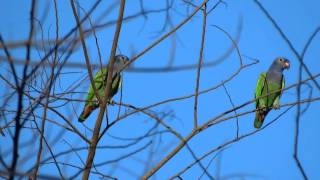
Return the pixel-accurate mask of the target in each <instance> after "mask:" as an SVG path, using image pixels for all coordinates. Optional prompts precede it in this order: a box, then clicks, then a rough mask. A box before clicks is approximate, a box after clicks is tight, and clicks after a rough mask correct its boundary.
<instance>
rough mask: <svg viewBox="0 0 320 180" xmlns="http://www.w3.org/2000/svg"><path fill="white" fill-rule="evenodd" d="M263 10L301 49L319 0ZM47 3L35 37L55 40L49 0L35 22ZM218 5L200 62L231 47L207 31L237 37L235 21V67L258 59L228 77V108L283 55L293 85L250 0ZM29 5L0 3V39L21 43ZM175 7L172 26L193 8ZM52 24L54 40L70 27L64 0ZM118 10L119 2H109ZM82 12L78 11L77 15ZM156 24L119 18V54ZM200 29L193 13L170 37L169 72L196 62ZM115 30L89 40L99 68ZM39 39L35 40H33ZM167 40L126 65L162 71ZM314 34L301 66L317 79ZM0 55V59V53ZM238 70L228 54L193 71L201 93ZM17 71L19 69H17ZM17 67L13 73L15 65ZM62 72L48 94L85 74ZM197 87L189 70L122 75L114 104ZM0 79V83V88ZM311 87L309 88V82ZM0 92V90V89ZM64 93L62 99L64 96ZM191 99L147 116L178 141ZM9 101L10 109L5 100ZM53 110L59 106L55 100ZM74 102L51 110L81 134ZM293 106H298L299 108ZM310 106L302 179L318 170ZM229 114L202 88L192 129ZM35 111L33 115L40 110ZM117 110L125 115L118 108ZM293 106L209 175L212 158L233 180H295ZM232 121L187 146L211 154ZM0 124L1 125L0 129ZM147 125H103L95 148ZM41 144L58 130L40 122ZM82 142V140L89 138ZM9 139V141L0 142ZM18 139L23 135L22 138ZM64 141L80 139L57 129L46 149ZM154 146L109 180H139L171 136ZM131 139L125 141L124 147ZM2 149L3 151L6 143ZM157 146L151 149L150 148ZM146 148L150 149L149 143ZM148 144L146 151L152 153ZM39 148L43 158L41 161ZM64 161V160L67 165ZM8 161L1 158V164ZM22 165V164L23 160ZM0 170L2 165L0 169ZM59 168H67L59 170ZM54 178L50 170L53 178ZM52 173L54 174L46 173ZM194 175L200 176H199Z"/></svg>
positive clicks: (290, 96)
mask: <svg viewBox="0 0 320 180" xmlns="http://www.w3.org/2000/svg"><path fill="white" fill-rule="evenodd" d="M137 2H138V1H128V2H127V4H126V8H125V16H128V15H131V14H135V13H137V12H138V11H139V5H138V3H137ZM259 2H261V3H262V4H263V6H264V7H265V8H266V9H267V10H268V12H269V13H270V14H271V16H272V17H274V19H275V20H276V22H277V23H278V24H279V26H280V27H281V28H282V30H283V32H284V33H285V34H286V35H287V37H288V38H289V40H290V41H291V42H292V44H293V45H294V47H295V48H296V49H297V50H298V52H299V53H300V52H301V51H302V48H303V47H304V45H305V43H306V41H307V39H308V37H309V36H310V35H311V33H312V32H313V31H314V30H315V29H316V28H317V27H319V25H320V24H319V22H320V21H319V20H320V12H319V11H318V7H320V3H319V1H315V0H307V1H303V2H302V1H299V0H291V1H289V0H284V1H275V0H271V1H266V0H264V1H262V0H261V1H259ZM46 3H49V4H50V8H49V9H48V11H49V13H48V16H47V19H46V21H45V23H43V25H42V26H43V31H44V37H45V38H46V37H48V36H49V37H50V38H52V37H54V29H55V26H54V24H55V21H54V16H53V15H54V14H53V13H54V11H53V3H52V2H51V1H50V2H49V1H48V2H47V1H41V2H40V4H39V11H38V14H39V16H38V17H39V18H40V17H41V14H42V13H43V11H44V9H45V8H43V7H45V4H46ZM79 3H80V4H81V6H82V7H83V8H84V9H86V10H88V9H89V8H90V7H91V6H92V4H91V3H92V2H90V3H89V2H87V1H79ZM194 3H195V4H200V3H201V1H195V2H194ZM214 3H215V1H210V3H209V4H208V8H210V7H212V6H213V4H214ZM226 3H227V6H224V5H223V4H222V5H219V6H218V8H217V9H216V10H214V11H213V12H212V13H211V14H210V15H209V16H208V18H207V25H208V26H207V30H206V40H205V48H204V61H205V62H209V61H213V60H215V59H216V58H218V57H220V56H221V55H222V54H223V53H224V52H225V51H226V50H227V49H228V48H229V47H230V46H232V43H231V42H230V40H229V39H228V38H227V37H226V35H225V34H224V33H222V32H221V31H219V30H217V29H216V28H214V27H213V26H211V25H217V26H219V27H221V28H223V29H224V30H225V31H227V32H228V33H230V35H231V36H232V37H236V35H237V33H238V26H239V23H241V21H242V29H241V30H240V39H239V42H238V47H239V49H240V52H241V55H243V63H245V64H248V63H251V62H252V60H251V59H250V58H248V57H252V58H256V59H259V63H258V64H255V65H253V66H250V67H248V68H245V69H243V70H242V71H241V72H240V74H239V75H237V76H236V77H235V78H234V79H233V80H232V81H230V82H229V83H227V84H226V88H227V89H228V91H229V93H230V95H231V97H232V100H233V102H234V104H235V105H240V104H242V103H244V102H247V101H249V100H251V99H253V93H254V88H255V84H256V80H257V78H258V75H259V74H260V73H261V72H262V71H266V70H267V69H268V68H269V65H270V63H271V62H272V61H273V59H274V58H275V57H277V56H285V57H287V58H288V59H290V60H291V68H290V70H289V71H286V72H285V77H286V83H287V85H290V84H294V83H296V82H297V79H298V67H299V63H298V60H297V59H296V57H295V56H294V54H293V53H292V52H291V51H290V49H289V47H288V45H287V44H286V43H285V41H284V40H283V39H282V38H281V36H280V35H279V33H278V32H277V31H276V30H275V28H274V27H273V26H272V24H271V23H270V21H269V20H268V19H267V18H266V16H265V15H264V14H263V13H262V11H261V10H259V8H258V6H257V5H256V4H254V2H253V1H251V0H250V1H249V0H243V1H232V0H227V1H226ZM29 4H30V2H29V1H17V0H16V1H6V2H4V3H2V6H1V7H0V9H1V11H0V17H1V24H0V32H1V35H2V36H3V37H4V39H5V41H17V40H21V39H25V38H26V37H27V34H28V23H29V16H28V11H29V6H30V5H29ZM109 6H110V3H109V2H108V1H103V2H102V4H101V5H100V6H99V8H98V10H97V11H96V12H95V13H94V14H93V17H91V18H92V19H93V20H95V19H97V18H98V17H99V15H100V14H101V12H102V11H103V10H104V9H105V8H106V7H109ZM164 6H165V1H158V2H157V3H154V2H152V3H151V2H149V1H146V2H145V7H146V9H147V10H151V9H159V7H164ZM173 7H174V9H172V10H170V11H169V12H170V17H171V18H172V22H173V24H174V26H175V25H177V24H178V23H179V22H181V21H182V20H183V19H185V17H186V16H187V13H190V12H192V11H193V8H192V7H189V10H190V11H189V12H188V11H186V9H187V8H186V5H185V4H184V3H183V2H182V1H178V0H177V1H175V2H174V4H173ZM58 8H59V18H60V24H59V25H60V27H61V28H60V36H63V35H64V34H65V33H67V32H69V30H70V29H71V28H72V27H74V26H75V21H74V18H73V15H72V11H71V8H70V4H69V2H68V1H58ZM117 8H118V6H117ZM117 8H113V10H112V11H110V13H109V14H108V15H106V16H104V17H103V20H102V21H101V22H108V21H110V20H115V19H116V17H117ZM81 16H83V14H81ZM164 21H165V14H164V13H152V14H150V15H148V19H147V20H144V19H143V18H142V17H140V18H137V19H134V20H132V21H128V22H125V23H124V24H123V27H122V31H121V35H120V39H119V51H118V52H121V53H123V54H126V55H128V56H130V57H132V56H133V55H134V54H136V53H139V52H140V51H142V50H143V49H144V48H145V47H147V46H148V45H150V44H151V43H152V42H154V41H155V40H156V39H157V38H159V37H160V36H161V35H163V34H164V33H165V32H168V31H169V30H170V29H171V28H170V27H167V28H166V29H165V31H164V32H160V33H159V30H161V28H162V27H163V24H164ZM85 27H89V26H88V23H86V25H85ZM201 29H202V13H201V12H199V13H197V14H196V15H195V16H194V17H193V18H192V20H191V21H190V22H188V23H187V24H186V25H184V26H183V27H182V28H180V29H179V30H178V31H177V33H176V36H177V41H176V43H177V46H176V54H175V61H174V63H173V66H179V65H186V64H195V63H197V61H198V56H199V50H200V42H201ZM113 32H114V26H111V27H109V28H106V29H103V30H99V31H98V34H97V36H98V40H99V44H100V48H101V51H102V56H103V60H104V62H105V63H106V61H107V59H108V57H109V53H110V49H111V46H112V44H111V42H112V39H113ZM37 38H38V39H39V38H40V36H37ZM86 42H87V46H88V51H89V54H90V58H91V61H92V62H93V63H98V55H97V50H96V47H95V44H94V38H93V37H92V36H90V37H89V38H87V39H86ZM171 42H172V41H171V39H170V38H168V39H166V40H164V41H163V42H162V43H160V44H159V45H158V46H156V47H155V48H153V49H152V50H150V51H149V52H148V53H146V54H144V55H143V56H142V57H141V58H139V59H138V60H137V61H136V62H135V63H134V66H135V67H164V66H166V65H167V63H168V61H169V57H170V49H172V43H171ZM319 43H320V41H319V35H318V36H317V37H316V38H315V39H314V41H313V43H312V44H311V46H310V48H309V50H308V52H307V54H306V56H305V63H306V65H307V66H308V67H309V69H310V71H311V72H312V73H314V74H315V73H318V72H319V70H320V69H319V67H320V63H319V61H317V59H318V57H319ZM12 54H13V55H14V56H15V57H19V58H24V56H25V55H24V50H23V49H20V50H19V49H18V50H13V51H12ZM1 55H4V53H3V51H1ZM32 57H33V58H34V59H35V60H37V59H40V57H41V53H40V54H38V53H37V52H36V51H34V52H33V54H32ZM70 62H81V63H85V61H84V57H83V54H82V49H81V48H78V49H77V50H76V52H75V53H74V54H73V55H72V56H71V57H70ZM0 65H1V71H0V72H1V74H2V75H3V74H6V73H7V72H8V69H9V66H8V65H7V64H6V63H4V62H2V61H1V63H0ZM238 67H239V60H238V56H237V53H236V52H235V51H233V53H232V54H230V56H228V58H227V59H226V60H225V61H223V62H222V63H221V64H219V65H217V66H214V67H210V68H204V69H202V71H201V80H200V90H204V89H207V88H209V87H213V86H215V85H216V84H219V83H220V82H221V81H223V80H225V79H227V78H228V77H229V76H230V75H231V74H232V73H234V72H235V71H236V70H237V68H238ZM20 68H21V67H20ZM18 69H19V68H18ZM63 72H64V73H67V72H74V73H72V74H65V75H61V77H60V84H59V83H58V82H57V83H56V86H57V92H63V90H65V89H66V88H67V87H69V86H70V85H72V84H73V83H77V82H79V79H83V78H84V77H86V75H87V70H86V69H85V68H68V67H66V68H64V69H63ZM303 78H307V74H306V73H305V72H304V74H303ZM195 81H196V70H195V69H194V70H188V71H178V72H168V73H163V72H162V73H135V72H125V74H124V83H123V102H125V103H129V104H132V105H134V106H137V107H144V106H147V105H150V104H153V103H155V102H158V101H162V100H165V99H169V98H174V97H180V96H184V95H189V94H192V93H194V89H195ZM3 83H4V82H3V81H1V89H2V88H3V87H4V86H2V84H3ZM310 85H311V86H312V87H314V84H312V83H310ZM88 86H89V80H88V79H86V80H85V81H84V82H83V83H82V84H81V87H80V88H78V89H77V91H80V92H85V91H86V89H87V88H88ZM1 94H2V95H3V93H1ZM307 95H308V88H307V87H306V86H303V94H302V97H303V98H307ZM319 95H320V93H319V91H318V90H317V89H316V88H314V89H313V97H319ZM84 96H85V93H80V94H77V95H75V97H73V98H80V99H83V98H84ZM68 97H69V96H68ZM119 97H120V96H119V95H117V96H116V97H115V100H117V101H119ZM295 101H296V91H295V89H294V88H293V89H291V90H289V91H286V92H285V93H284V94H283V96H282V98H281V102H282V103H289V102H295ZM193 102H194V99H193V98H189V99H186V100H182V101H175V102H172V103H167V104H164V105H161V106H159V107H156V108H154V109H153V110H154V111H156V112H167V113H168V112H169V113H170V115H171V116H169V117H167V118H165V120H166V122H167V123H168V124H169V125H171V126H172V127H174V128H175V129H176V130H177V131H178V132H179V133H181V134H182V135H184V136H186V135H188V134H189V133H190V132H191V130H192V127H193ZM13 104H14V103H13ZM57 104H61V103H59V102H57ZM82 107H83V104H82V103H78V102H73V103H69V104H68V105H67V106H65V107H64V108H60V109H59V111H60V112H61V113H64V114H65V115H66V116H68V117H69V114H70V117H72V118H71V119H72V123H73V124H74V125H75V126H76V127H77V128H79V129H80V130H81V131H82V132H85V128H84V126H82V125H81V124H79V123H78V122H77V118H76V117H77V116H76V115H78V114H80V111H81V108H82ZM302 107H305V106H304V105H303V106H302ZM319 107H320V103H319V102H314V103H312V104H311V105H310V107H309V109H308V111H307V112H306V113H305V114H304V115H303V116H302V117H301V131H300V132H301V135H300V144H299V157H300V159H301V162H302V165H303V167H304V168H305V171H306V173H307V175H308V177H309V178H310V179H319V178H320V172H319V171H318V168H317V167H319V162H320V156H319V155H318V154H319V153H320V144H319V141H318V138H317V137H319V135H320V132H319V130H318V128H319V127H320V122H319V121H318V120H317V118H316V117H317V116H318V115H319ZM230 108H232V106H231V104H230V103H229V99H228V96H227V95H226V93H225V91H224V89H223V88H218V89H217V90H215V91H211V92H209V93H207V94H204V95H201V96H200V97H199V113H198V114H199V115H198V117H199V124H202V123H204V122H206V121H207V120H209V119H211V118H213V117H215V116H217V115H219V114H220V113H222V112H224V111H226V110H228V109H230ZM253 108H254V105H253V104H251V105H249V106H247V107H245V108H243V109H241V110H240V111H239V112H245V111H248V110H252V109H253ZM284 110H285V108H282V109H280V110H278V111H272V112H271V113H270V114H269V116H268V117H267V119H266V122H269V121H271V120H272V119H274V118H275V117H276V116H277V115H279V114H280V113H281V112H282V111H284ZM40 112H41V111H39V113H40ZM116 113H117V107H111V108H110V110H109V116H110V118H111V119H114V118H116ZM122 113H124V110H123V109H122ZM97 114H98V112H95V113H93V114H92V115H91V116H90V118H89V119H88V120H87V121H86V123H85V124H86V125H87V126H89V127H92V128H93V126H94V120H95V118H96V117H97ZM295 114H296V107H294V108H293V109H291V110H290V111H289V112H288V113H286V114H285V115H284V116H282V117H281V118H280V120H279V121H277V122H276V123H274V124H272V125H271V126H270V127H268V128H266V129H265V130H263V131H261V132H259V133H258V134H256V135H254V136H250V137H248V138H246V139H244V140H241V141H240V142H237V143H234V144H233V145H231V146H228V148H226V149H225V150H224V151H223V152H221V153H219V155H218V158H216V159H215V160H214V161H213V162H212V165H211V166H210V168H209V169H208V171H209V172H210V173H211V174H212V175H215V174H216V173H217V172H216V171H217V166H218V160H217V159H219V161H220V173H219V174H220V178H223V177H232V176H234V177H233V178H232V179H240V176H242V177H244V178H245V179H302V176H301V175H300V174H299V172H298V169H297V166H296V164H295V162H294V160H293V142H294V127H295V126H294V125H295V124H294V121H295ZM49 118H52V119H57V121H58V122H61V123H63V121H61V120H59V117H57V116H56V115H54V114H49ZM253 119H254V115H253V114H249V115H245V116H241V117H240V118H239V123H240V134H244V133H247V132H250V131H253V130H254V128H253ZM235 122H236V121H235V119H233V120H229V121H227V122H223V123H221V124H219V125H217V126H214V127H211V128H209V129H208V130H206V131H204V132H202V133H201V134H199V135H198V136H196V137H195V138H193V139H192V140H191V141H190V142H189V144H190V146H191V147H192V148H193V150H194V151H195V152H196V155H197V156H201V155H202V154H204V153H206V152H208V151H209V150H211V149H212V148H215V147H217V146H218V145H220V144H222V143H224V142H226V141H228V140H231V139H233V138H234V137H235V133H236V129H235V127H236V126H235ZM1 125H2V123H1ZM153 125H154V120H151V119H148V118H147V117H145V116H143V115H135V116H131V117H129V118H127V119H126V120H124V121H122V122H120V123H119V124H117V125H116V126H114V127H112V128H111V129H110V131H108V134H107V135H106V136H105V137H104V138H103V139H102V141H101V142H100V145H117V144H124V143H126V141H119V140H117V139H114V138H112V137H111V135H112V136H118V137H122V138H132V137H138V136H140V135H142V134H144V133H145V132H146V130H147V129H148V128H150V127H151V126H153ZM46 128H47V129H48V131H47V132H48V134H47V136H48V138H49V139H51V140H52V139H54V138H53V137H54V135H53V134H54V132H55V131H57V130H60V129H59V128H57V127H53V126H52V124H49V123H48V124H47V127H46ZM159 130H164V128H163V127H159ZM23 132H24V133H26V134H28V135H27V136H26V137H25V138H26V139H27V137H29V136H30V135H32V134H31V133H30V132H29V131H28V130H24V131H23ZM89 137H90V136H89ZM7 138H8V137H7ZM23 140H25V139H22V140H21V141H23ZM64 140H66V141H68V142H71V144H72V145H73V146H74V147H83V146H84V143H83V142H80V141H79V138H78V137H77V136H75V135H74V134H72V133H66V134H65V135H64V136H63V138H62V139H59V140H58V141H57V142H56V144H55V146H54V151H55V152H56V153H57V152H60V151H62V150H63V149H66V148H69V146H68V145H67V144H66V143H65V142H64ZM149 140H150V139H147V140H144V141H142V142H140V143H139V144H137V145H135V146H134V147H131V148H127V149H120V150H119V149H107V150H106V149H104V150H98V151H97V155H96V157H95V163H99V162H103V161H107V160H112V159H115V158H117V157H119V156H121V155H122V154H123V153H124V152H130V151H133V150H135V149H137V148H139V147H142V146H143V145H145V144H146V143H148V142H149ZM153 141H154V142H159V141H161V142H160V143H159V145H157V147H155V150H156V153H157V155H156V156H155V157H154V158H153V159H152V160H150V159H149V158H148V157H147V155H148V151H149V150H148V149H146V150H144V151H142V152H140V153H139V154H136V155H134V156H133V157H131V158H128V159H126V160H123V161H120V162H119V167H118V168H116V171H114V174H113V175H114V176H116V177H119V178H120V179H134V177H133V176H131V175H130V173H128V171H126V170H123V169H130V171H132V172H134V173H136V174H137V175H139V176H141V175H142V174H143V172H144V169H143V166H142V164H141V161H142V162H145V161H151V163H152V164H154V165H155V164H157V162H159V161H160V160H161V159H162V158H163V157H165V156H166V155H167V154H168V153H169V152H170V151H171V150H172V149H174V147H175V146H176V145H178V140H177V139H176V138H175V137H174V136H172V135H170V134H163V136H161V139H159V138H157V139H155V140H153ZM128 142H131V141H128ZM0 143H1V146H0V147H1V149H0V150H1V151H2V152H3V151H5V150H6V149H8V148H10V147H11V142H9V141H8V139H6V138H3V137H0ZM4 144H6V145H8V146H7V147H5V146H4ZM154 144H156V143H154ZM151 146H152V145H151ZM151 146H149V147H151ZM29 150H30V149H23V150H21V151H22V152H28V151H29ZM214 155H215V154H213V155H212V156H210V157H209V158H207V159H205V160H204V161H203V164H204V165H207V164H208V163H209V161H210V160H211V159H212V157H213V156H214ZM48 156H49V154H48V153H47V152H46V154H45V155H44V157H48ZM80 156H81V157H82V159H84V160H85V157H86V151H81V152H80ZM68 158H69V159H68ZM68 158H66V157H62V158H61V159H60V160H61V161H64V160H66V159H67V160H68V162H70V163H72V164H78V165H80V163H81V162H80V161H79V159H78V158H77V156H76V155H74V154H72V155H71V156H69V157H68ZM7 160H9V159H7ZM192 160H193V158H192V156H191V155H190V153H189V152H188V151H187V149H186V148H184V149H183V150H182V151H181V152H179V153H178V154H177V155H176V156H175V157H174V158H173V159H171V160H170V161H169V162H168V163H167V164H166V165H165V166H163V168H161V169H160V170H159V171H158V172H157V173H156V174H155V176H153V177H154V179H166V178H168V177H170V176H172V175H173V174H175V173H176V172H178V171H180V170H181V169H182V168H184V167H185V166H186V165H187V164H189V163H190V162H192ZM30 163H31V162H30ZM27 166H28V165H26V164H25V165H23V166H20V167H19V168H20V169H24V168H25V167H27ZM0 167H1V168H3V167H2V166H0ZM64 168H67V167H65V166H64ZM113 168H114V164H110V165H109V166H102V167H98V169H99V170H100V171H102V172H105V173H107V172H111V171H112V169H113ZM67 170H68V172H69V174H68V175H70V174H72V172H74V169H72V168H70V167H68V168H67ZM40 172H48V173H52V172H56V169H55V167H54V166H52V165H44V166H43V167H42V168H41V169H40ZM201 173H202V171H201V169H200V168H199V166H197V165H196V166H194V167H193V168H192V169H190V170H189V171H187V172H186V173H185V174H183V176H182V177H184V178H185V179H195V178H198V177H199V176H200V175H201ZM53 174H55V173H53ZM55 175H57V174H55ZM92 178H98V176H94V175H93V176H92ZM203 179H207V177H206V176H203Z"/></svg>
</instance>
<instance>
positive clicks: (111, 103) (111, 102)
mask: <svg viewBox="0 0 320 180" xmlns="http://www.w3.org/2000/svg"><path fill="white" fill-rule="evenodd" d="M108 104H110V105H111V106H114V105H115V104H116V102H115V101H114V100H112V99H111V100H109V101H108Z"/></svg>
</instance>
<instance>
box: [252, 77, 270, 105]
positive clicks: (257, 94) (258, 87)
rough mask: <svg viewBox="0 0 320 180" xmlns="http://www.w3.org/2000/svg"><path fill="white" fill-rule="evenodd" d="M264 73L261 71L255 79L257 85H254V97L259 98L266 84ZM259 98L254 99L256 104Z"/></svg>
mask: <svg viewBox="0 0 320 180" xmlns="http://www.w3.org/2000/svg"><path fill="white" fill-rule="evenodd" d="M266 76H267V75H266V73H265V72H263V73H261V74H260V76H259V79H258V81H257V85H256V91H255V94H254V95H255V98H259V97H260V96H261V95H262V91H263V89H264V86H265V84H266ZM260 100H261V99H256V104H257V105H258V104H259V101H260Z"/></svg>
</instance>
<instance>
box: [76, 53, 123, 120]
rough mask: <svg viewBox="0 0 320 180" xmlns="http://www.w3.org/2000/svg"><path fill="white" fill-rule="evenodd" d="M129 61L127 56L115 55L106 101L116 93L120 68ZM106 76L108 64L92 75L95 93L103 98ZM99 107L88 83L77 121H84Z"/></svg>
mask: <svg viewBox="0 0 320 180" xmlns="http://www.w3.org/2000/svg"><path fill="white" fill-rule="evenodd" d="M127 61H129V58H128V57H127V56H124V55H116V56H115V61H114V65H113V73H112V85H111V91H110V93H109V97H108V103H109V102H110V101H111V98H112V97H113V96H114V95H115V94H117V92H118V89H119V88H120V86H121V81H122V77H121V72H120V70H122V69H123V67H124V65H125V63H126V62H127ZM107 76H108V66H106V67H104V68H102V69H101V70H100V71H98V72H97V74H96V76H95V77H94V82H93V83H94V84H95V88H96V90H97V93H98V94H99V96H100V97H101V98H104V95H105V94H104V93H105V88H106V86H107ZM98 107H99V102H98V99H97V97H96V95H95V93H94V89H93V87H92V85H90V88H89V91H88V95H87V97H86V102H85V105H84V108H83V111H82V113H81V115H80V117H79V119H78V120H79V122H83V121H85V120H86V119H87V118H88V117H89V115H90V114H91V113H92V112H93V111H94V110H95V109H97V108H98Z"/></svg>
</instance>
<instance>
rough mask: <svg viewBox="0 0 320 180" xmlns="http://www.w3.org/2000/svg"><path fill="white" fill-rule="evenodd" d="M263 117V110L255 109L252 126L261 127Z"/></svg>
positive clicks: (264, 115)
mask: <svg viewBox="0 0 320 180" xmlns="http://www.w3.org/2000/svg"><path fill="white" fill-rule="evenodd" d="M265 117H266V113H265V112H261V111H256V118H255V119H254V127H255V128H257V129H259V128H261V126H262V124H263V121H264V118H265Z"/></svg>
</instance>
